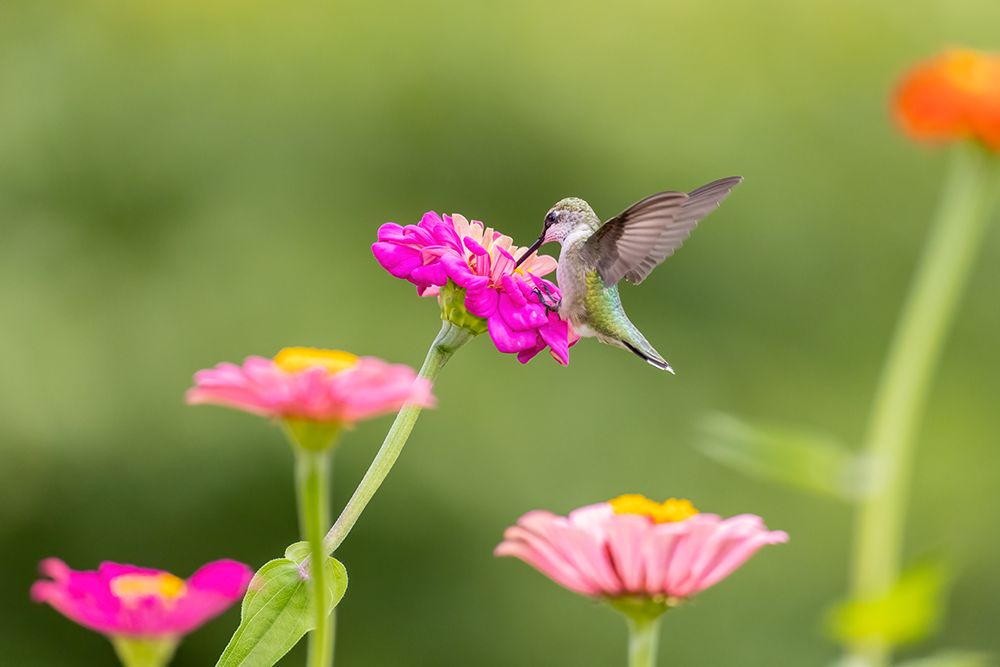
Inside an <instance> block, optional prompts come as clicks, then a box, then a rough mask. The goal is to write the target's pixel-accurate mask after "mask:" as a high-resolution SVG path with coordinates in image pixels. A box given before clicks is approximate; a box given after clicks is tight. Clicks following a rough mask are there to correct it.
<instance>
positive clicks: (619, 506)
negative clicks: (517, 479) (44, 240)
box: [495, 495, 788, 607]
mask: <svg viewBox="0 0 1000 667" xmlns="http://www.w3.org/2000/svg"><path fill="white" fill-rule="evenodd" d="M787 540H788V535H787V534H786V533H784V532H782V531H768V530H767V528H766V527H765V526H764V522H763V520H762V519H761V518H760V517H759V516H756V515H753V514H741V515H739V516H734V517H731V518H728V519H723V518H721V517H719V516H717V515H715V514H699V513H698V511H697V510H696V509H695V508H694V506H692V505H691V503H690V502H689V501H687V500H676V499H673V498H671V499H670V500H668V501H666V502H664V503H657V502H654V501H652V500H649V499H648V498H645V497H643V496H640V495H625V496H620V497H618V498H615V499H614V500H611V501H609V502H606V503H598V504H595V505H588V506H586V507H582V508H580V509H577V510H574V511H573V512H570V514H569V516H566V517H563V516H558V515H556V514H553V513H551V512H545V511H541V510H538V511H533V512H528V513H527V514H525V515H524V516H522V517H521V518H520V519H518V522H517V525H515V526H512V527H510V528H508V529H507V530H506V531H505V533H504V540H503V542H501V543H500V545H499V546H498V547H497V548H496V551H495V554H496V555H497V556H514V557H515V558H519V559H521V560H523V561H524V562H525V563H527V564H528V565H531V566H532V567H534V568H535V569H537V570H538V571H539V572H541V573H542V574H544V575H545V576H547V577H549V578H550V579H552V580H553V581H555V582H556V583H557V584H559V585H561V586H564V587H565V588H568V589H570V590H572V591H575V592H577V593H580V594H582V595H587V596H591V597H600V598H607V599H610V600H615V599H618V598H626V597H638V598H644V599H649V600H651V601H654V602H658V603H662V604H663V605H664V606H665V607H666V606H670V605H673V604H676V603H677V602H679V601H681V600H683V599H685V598H689V597H691V596H693V595H695V594H697V593H699V592H701V591H703V590H705V589H706V588H708V587H709V586H713V585H714V584H716V583H718V582H719V581H721V580H722V579H725V578H726V577H728V576H729V575H730V574H732V573H733V571H735V570H736V569H737V568H738V567H740V566H741V565H742V564H743V563H744V562H746V560H747V559H748V558H750V556H752V555H753V554H754V553H755V552H756V551H757V550H758V549H760V548H761V547H762V546H764V545H767V544H778V543H781V542H785V541H787Z"/></svg>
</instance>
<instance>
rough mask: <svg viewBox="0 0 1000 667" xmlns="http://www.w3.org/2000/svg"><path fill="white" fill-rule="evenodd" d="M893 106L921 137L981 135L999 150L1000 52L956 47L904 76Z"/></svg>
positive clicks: (902, 121) (912, 133)
mask: <svg viewBox="0 0 1000 667" xmlns="http://www.w3.org/2000/svg"><path fill="white" fill-rule="evenodd" d="M893 110H894V112H895V115H896V118H897V119H898V120H899V122H900V124H901V125H902V126H903V129H904V130H906V132H907V133H908V134H910V136H912V137H914V138H916V139H929V140H937V141H944V140H950V139H968V138H971V139H978V140H979V141H981V142H983V143H984V144H986V145H987V146H989V147H990V148H992V149H993V150H997V151H1000V54H993V53H983V52H980V51H971V50H968V49H953V50H950V51H946V52H945V53H943V54H941V55H939V56H937V57H935V58H933V59H931V60H928V61H925V62H922V63H920V64H918V65H917V66H916V67H914V68H913V69H912V70H910V72H909V73H907V74H906V76H904V77H903V80H902V81H901V82H900V84H899V87H898V89H897V90H896V95H895V98H894V100H893Z"/></svg>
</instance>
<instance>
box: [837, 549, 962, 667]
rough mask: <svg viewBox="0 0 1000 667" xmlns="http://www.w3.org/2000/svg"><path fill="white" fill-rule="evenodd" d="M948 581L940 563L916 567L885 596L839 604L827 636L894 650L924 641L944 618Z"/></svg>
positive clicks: (846, 641)
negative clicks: (886, 646) (873, 641)
mask: <svg viewBox="0 0 1000 667" xmlns="http://www.w3.org/2000/svg"><path fill="white" fill-rule="evenodd" d="M949 581H950V576H949V574H948V571H947V569H946V568H945V567H944V566H943V565H942V564H941V563H938V562H934V561H927V562H923V563H920V564H917V565H915V566H913V567H911V568H909V569H907V570H906V571H905V572H903V574H902V576H901V577H900V578H899V581H897V582H896V585H895V586H894V587H893V588H892V589H891V590H889V591H888V592H887V593H885V594H884V595H882V596H880V597H877V598H872V599H868V600H848V601H846V602H842V603H841V604H839V605H838V606H837V607H836V608H834V609H833V611H832V612H831V614H830V617H829V622H828V625H829V629H830V632H831V634H832V635H833V636H834V637H835V638H836V639H838V640H840V641H842V642H844V643H849V642H858V641H865V640H877V641H880V642H884V643H886V644H889V645H891V646H894V645H897V644H905V643H910V642H914V641H917V640H920V639H923V638H924V637H927V636H928V635H929V634H931V633H932V632H933V631H934V630H935V629H936V628H937V626H938V623H939V621H940V619H941V617H942V615H943V609H944V598H945V593H946V592H947V588H948V583H949ZM932 664H933V663H932Z"/></svg>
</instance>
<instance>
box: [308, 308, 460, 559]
mask: <svg viewBox="0 0 1000 667" xmlns="http://www.w3.org/2000/svg"><path fill="white" fill-rule="evenodd" d="M472 336H473V334H472V333H470V332H469V331H467V330H466V329H463V328H461V327H458V326H456V325H454V324H452V323H451V322H448V321H444V322H442V323H441V331H440V332H439V333H438V335H437V337H436V338H435V339H434V342H433V343H431V347H430V349H429V350H428V351H427V358H426V359H424V365H423V366H422V367H421V368H420V377H422V378H427V379H428V380H431V381H433V380H435V379H436V378H437V376H438V373H440V372H441V369H442V368H443V367H444V365H445V364H446V363H447V362H448V360H449V359H451V356H452V355H453V354H455V351H456V350H458V348H460V347H461V346H462V345H464V344H465V343H467V342H468V341H469V340H471V339H472ZM420 410H421V408H420V406H419V405H405V406H403V408H402V409H401V410H400V411H399V414H397V415H396V420H395V421H394V422H392V427H390V428H389V433H387V434H386V436H385V441H384V442H383V443H382V447H381V448H380V449H379V450H378V453H377V454H376V455H375V458H374V460H372V463H371V465H370V466H369V467H368V472H366V473H365V476H364V478H362V480H361V483H360V484H358V488H357V489H355V491H354V495H352V496H351V499H350V500H349V501H347V505H346V506H345V507H344V510H343V512H341V513H340V516H339V517H337V521H336V523H334V524H333V527H332V528H330V532H329V533H327V535H326V538H325V539H324V540H323V548H324V553H323V554H321V555H320V556H316V555H315V554H314V555H313V557H312V558H311V560H312V561H313V562H316V561H317V559H319V560H320V561H321V560H322V557H323V556H325V555H326V554H331V553H333V552H334V551H336V550H337V547H339V546H340V544H341V543H342V542H343V541H344V538H345V537H347V534H348V533H349V532H351V528H353V527H354V524H355V522H357V520H358V517H360V516H361V513H362V512H363V511H364V509H365V506H366V505H368V501H370V500H371V499H372V496H374V495H375V492H376V491H378V488H379V486H381V485H382V482H383V481H385V478H386V475H388V474H389V471H390V470H391V469H392V466H393V464H394V463H395V462H396V459H397V458H399V453H400V452H401V451H403V446H404V445H405V444H406V440H407V438H409V437H410V431H412V430H413V425H414V424H415V423H416V422H417V417H419V416H420Z"/></svg>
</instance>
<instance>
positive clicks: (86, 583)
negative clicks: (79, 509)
mask: <svg viewBox="0 0 1000 667" xmlns="http://www.w3.org/2000/svg"><path fill="white" fill-rule="evenodd" d="M41 572H42V574H44V575H46V576H47V577H50V579H45V580H41V581H37V582H35V584H34V585H33V586H32V587H31V597H32V599H34V600H35V601H36V602H44V603H47V604H50V605H52V607H53V608H54V609H55V610H56V611H58V612H59V613H61V614H62V615H63V616H65V617H66V618H68V619H70V620H71V621H74V622H76V623H79V624H80V625H82V626H84V627H87V628H90V629H91V630H96V631H97V632H100V633H102V634H105V635H108V636H110V637H113V638H136V639H166V640H175V641H176V640H179V639H180V637H181V636H182V635H185V634H187V633H189V632H191V631H192V630H195V629H197V628H198V627H200V626H201V625H203V624H204V623H206V622H207V621H209V620H211V619H212V618H215V617H216V616H218V615H219V614H221V613H222V612H224V611H225V610H226V609H228V608H229V607H230V606H231V605H232V604H233V603H234V602H236V601H237V600H239V599H240V598H242V597H243V594H244V593H245V592H246V589H247V585H248V584H249V583H250V579H251V577H253V571H252V570H251V569H250V568H249V567H247V566H246V565H244V564H242V563H237V562H236V561H232V560H217V561H213V562H211V563H208V564H207V565H204V566H202V567H201V568H200V569H199V570H198V571H197V572H195V573H194V574H193V575H191V576H190V577H189V578H188V579H187V580H186V581H185V580H184V579H181V578H180V577H176V576H174V575H172V574H170V573H169V572H165V571H163V570H152V569H149V568H144V567H136V566H134V565H119V564H118V563H101V565H100V566H99V567H98V569H97V570H96V571H94V570H89V571H78V570H72V569H70V568H69V567H68V566H67V565H66V563H64V562H63V561H61V560H59V559H58V558H47V559H45V560H43V561H42V563H41Z"/></svg>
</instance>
